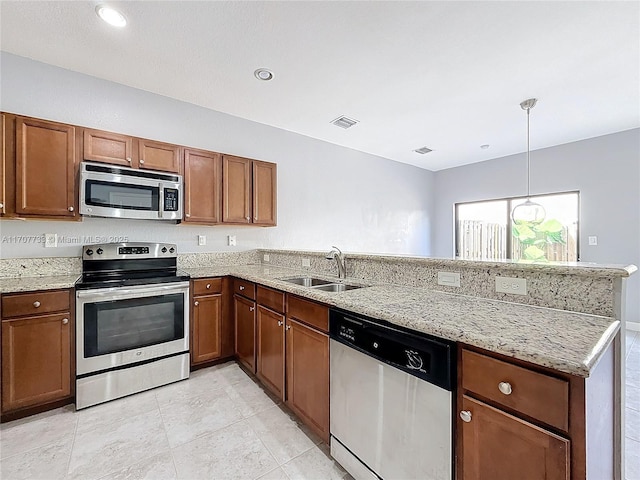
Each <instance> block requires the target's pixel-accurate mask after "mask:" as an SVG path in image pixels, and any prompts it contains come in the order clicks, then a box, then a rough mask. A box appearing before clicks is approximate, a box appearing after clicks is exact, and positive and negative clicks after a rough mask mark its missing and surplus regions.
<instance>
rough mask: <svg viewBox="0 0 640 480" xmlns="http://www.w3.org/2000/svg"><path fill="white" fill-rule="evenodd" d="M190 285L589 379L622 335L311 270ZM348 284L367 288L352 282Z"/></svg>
mask: <svg viewBox="0 0 640 480" xmlns="http://www.w3.org/2000/svg"><path fill="white" fill-rule="evenodd" d="M181 270H182V271H184V272H186V273H188V274H189V275H191V277H192V278H204V277H220V276H226V275H233V276H235V277H239V278H242V279H245V280H249V281H252V282H256V283H260V284H262V285H265V286H268V287H272V288H275V289H278V290H281V291H285V292H288V293H293V294H296V295H300V296H302V297H306V298H309V299H311V300H316V301H318V302H321V303H324V304H327V305H330V306H335V307H338V308H342V309H345V310H348V311H351V312H353V313H359V314H362V315H367V316H370V317H373V318H378V319H381V320H386V321H388V322H391V323H393V324H396V325H401V326H404V327H407V328H411V329H413V330H417V331H421V332H424V333H428V334H431V335H434V336H437V337H441V338H445V339H448V340H453V341H458V342H463V343H466V344H469V345H474V346H477V347H480V348H484V349H486V350H489V351H492V352H496V353H500V354H503V355H507V356H509V357H513V358H517V359H520V360H524V361H528V362H531V363H534V364H537V365H541V366H544V367H549V368H552V369H555V370H558V371H561V372H565V373H569V374H572V375H577V376H581V377H588V376H589V374H590V372H591V370H592V369H593V367H594V366H595V365H596V363H597V362H598V359H599V358H600V356H601V354H602V353H604V351H605V350H606V348H607V347H608V345H609V344H610V343H611V341H612V340H613V338H614V337H615V335H616V333H617V332H618V330H619V329H620V322H619V321H617V320H615V319H614V318H610V317H601V316H596V315H587V314H582V313H575V312H568V311H563V310H554V309H550V308H542V307H534V306H529V305H524V304H516V303H509V302H503V301H499V300H489V299H484V298H479V297H471V296H466V295H458V294H452V293H445V292H439V291H435V290H427V289H425V288H417V287H409V286H400V285H388V284H380V285H372V286H369V287H367V288H361V289H355V290H349V291H346V292H336V293H333V292H324V291H321V290H315V289H311V288H307V287H301V286H298V285H295V284H292V283H289V282H286V281H284V279H287V278H293V277H297V276H308V275H313V276H314V277H319V278H325V279H327V280H334V281H338V280H337V279H336V278H335V277H330V276H326V275H317V274H315V273H312V272H309V271H308V270H295V269H291V268H286V267H275V266H265V265H230V266H211V267H200V268H183V269H181ZM78 278H79V275H58V276H42V277H20V278H1V279H0V293H9V292H24V291H35V290H48V289H57V288H71V287H73V286H74V283H75V282H76V280H77V279H78ZM347 282H349V283H356V284H362V281H358V280H353V281H352V280H350V279H347Z"/></svg>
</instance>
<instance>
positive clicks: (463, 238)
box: [455, 192, 580, 262]
mask: <svg viewBox="0 0 640 480" xmlns="http://www.w3.org/2000/svg"><path fill="white" fill-rule="evenodd" d="M530 198H531V200H532V201H534V202H536V203H539V204H540V205H542V206H543V207H544V209H545V211H546V216H545V219H544V221H543V222H542V223H540V224H539V225H514V224H513V221H512V220H511V212H512V210H513V209H514V208H515V207H516V206H517V205H519V204H520V203H522V202H524V201H525V200H526V197H515V198H505V199H499V200H487V201H482V202H468V203H457V204H456V205H455V216H456V218H455V223H456V258H460V259H467V260H504V259H514V260H523V261H542V262H544V261H550V262H576V261H578V260H579V255H578V218H579V200H580V198H579V193H578V192H567V193H557V194H549V195H534V196H531V197H530Z"/></svg>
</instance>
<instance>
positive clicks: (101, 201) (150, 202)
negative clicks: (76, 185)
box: [84, 180, 160, 212]
mask: <svg viewBox="0 0 640 480" xmlns="http://www.w3.org/2000/svg"><path fill="white" fill-rule="evenodd" d="M159 198H160V188H159V187H150V186H148V187H147V186H142V185H128V184H126V183H115V182H103V181H97V180H87V181H86V183H85V199H84V201H85V204H86V205H92V206H95V207H111V208H123V209H125V210H149V211H152V212H157V211H158V205H159Z"/></svg>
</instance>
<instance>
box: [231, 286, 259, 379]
mask: <svg viewBox="0 0 640 480" xmlns="http://www.w3.org/2000/svg"><path fill="white" fill-rule="evenodd" d="M233 302H234V311H235V323H236V356H237V357H238V360H239V361H240V362H241V363H243V364H244V365H245V366H246V367H247V368H248V369H249V370H251V371H252V372H253V373H256V349H255V342H256V311H255V310H256V303H255V302H253V301H251V300H247V299H246V298H243V297H240V296H238V295H236V296H234V299H233Z"/></svg>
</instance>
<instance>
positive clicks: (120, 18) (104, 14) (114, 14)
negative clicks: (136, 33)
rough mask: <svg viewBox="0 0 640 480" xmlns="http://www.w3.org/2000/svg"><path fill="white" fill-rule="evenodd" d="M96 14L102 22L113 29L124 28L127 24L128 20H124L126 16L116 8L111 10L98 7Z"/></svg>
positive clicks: (106, 7)
mask: <svg viewBox="0 0 640 480" xmlns="http://www.w3.org/2000/svg"><path fill="white" fill-rule="evenodd" d="M96 13H97V14H98V16H99V17H100V18H101V19H102V20H104V21H105V22H107V23H108V24H109V25H111V26H113V27H119V28H122V27H124V26H125V25H126V24H127V19H126V18H124V15H123V14H121V13H120V12H119V11H117V10H116V9H115V8H111V7H108V6H106V5H98V6H97V7H96Z"/></svg>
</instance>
